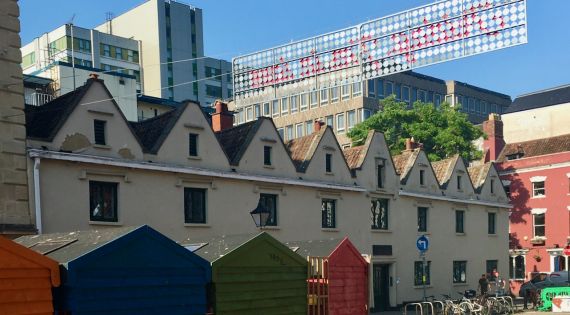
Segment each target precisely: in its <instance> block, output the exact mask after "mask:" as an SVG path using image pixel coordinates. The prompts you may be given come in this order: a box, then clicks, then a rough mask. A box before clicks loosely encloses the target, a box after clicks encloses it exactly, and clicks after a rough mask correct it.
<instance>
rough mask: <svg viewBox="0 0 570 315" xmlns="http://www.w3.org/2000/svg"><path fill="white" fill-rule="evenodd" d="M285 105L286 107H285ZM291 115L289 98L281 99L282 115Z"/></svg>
mask: <svg viewBox="0 0 570 315" xmlns="http://www.w3.org/2000/svg"><path fill="white" fill-rule="evenodd" d="M284 104H285V105H284ZM288 113H289V97H282V98H281V115H282V116H284V115H287V114H288Z"/></svg>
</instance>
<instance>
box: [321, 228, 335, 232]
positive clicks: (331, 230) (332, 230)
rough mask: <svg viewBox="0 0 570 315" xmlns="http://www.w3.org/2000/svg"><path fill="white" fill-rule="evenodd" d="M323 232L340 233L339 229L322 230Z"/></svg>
mask: <svg viewBox="0 0 570 315" xmlns="http://www.w3.org/2000/svg"><path fill="white" fill-rule="evenodd" d="M321 231H323V232H338V231H339V229H338V228H321Z"/></svg>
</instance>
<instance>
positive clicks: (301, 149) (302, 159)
mask: <svg viewBox="0 0 570 315" xmlns="http://www.w3.org/2000/svg"><path fill="white" fill-rule="evenodd" d="M325 130H326V128H322V129H321V130H320V131H318V132H313V133H312V134H310V135H307V136H304V137H300V138H297V139H293V140H289V141H287V142H285V147H286V148H287V150H288V151H289V154H290V155H291V160H292V161H293V164H294V165H295V168H297V171H298V172H305V171H306V169H307V166H309V162H310V161H311V158H312V157H313V154H314V153H315V150H316V149H317V146H318V145H319V142H320V141H321V138H322V137H323V134H324V133H325Z"/></svg>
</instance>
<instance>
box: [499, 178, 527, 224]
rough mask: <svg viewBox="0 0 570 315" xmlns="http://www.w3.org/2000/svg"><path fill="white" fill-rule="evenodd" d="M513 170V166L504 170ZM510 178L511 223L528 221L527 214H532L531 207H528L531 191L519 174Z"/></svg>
mask: <svg viewBox="0 0 570 315" xmlns="http://www.w3.org/2000/svg"><path fill="white" fill-rule="evenodd" d="M513 170H514V169H513V168H512V167H508V168H506V169H504V170H503V171H513ZM509 179H510V181H511V186H510V189H511V204H512V205H513V208H512V209H511V214H510V217H509V219H510V222H511V224H519V223H527V221H526V219H525V215H528V214H530V211H531V208H530V207H528V201H529V199H530V191H529V190H528V189H527V188H526V187H525V186H524V183H523V182H522V180H521V179H520V177H519V176H518V174H516V173H515V174H513V175H512V176H511V177H510V178H509Z"/></svg>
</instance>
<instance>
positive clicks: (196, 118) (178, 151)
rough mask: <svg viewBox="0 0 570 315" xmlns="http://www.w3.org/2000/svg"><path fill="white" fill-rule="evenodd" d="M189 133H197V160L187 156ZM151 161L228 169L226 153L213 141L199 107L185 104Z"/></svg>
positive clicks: (214, 137)
mask: <svg viewBox="0 0 570 315" xmlns="http://www.w3.org/2000/svg"><path fill="white" fill-rule="evenodd" d="M190 133H195V134H198V156H197V157H191V156H189V155H188V143H189V142H188V141H189V140H188V134H190ZM152 160H154V161H161V162H167V163H173V164H178V165H187V166H192V167H202V168H208V169H222V170H229V169H230V165H229V163H228V159H227V157H226V154H225V153H224V151H223V150H222V148H221V147H220V145H219V143H218V140H216V136H215V135H214V132H213V131H212V128H211V127H210V124H209V123H208V121H207V120H206V118H205V117H204V114H203V112H202V110H201V109H200V108H199V105H198V104H194V103H187V105H186V109H185V110H184V112H183V113H182V114H181V115H180V117H179V118H178V121H177V122H176V124H175V125H174V127H173V128H172V130H171V131H170V134H169V136H168V137H167V138H166V139H165V140H164V142H163V143H162V146H161V147H160V149H159V150H158V152H157V155H156V156H153V157H152Z"/></svg>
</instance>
